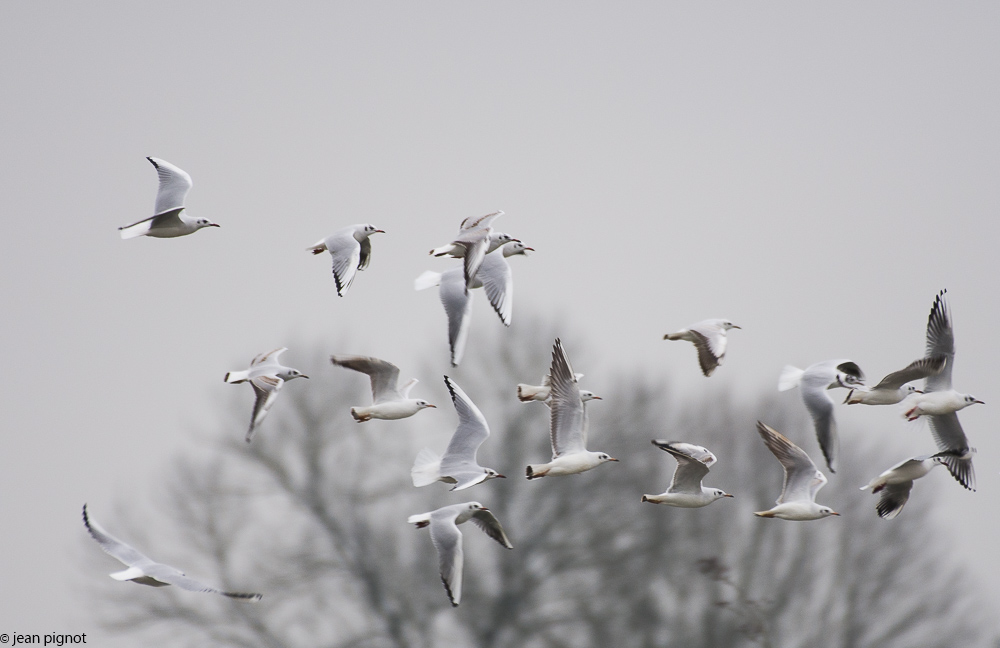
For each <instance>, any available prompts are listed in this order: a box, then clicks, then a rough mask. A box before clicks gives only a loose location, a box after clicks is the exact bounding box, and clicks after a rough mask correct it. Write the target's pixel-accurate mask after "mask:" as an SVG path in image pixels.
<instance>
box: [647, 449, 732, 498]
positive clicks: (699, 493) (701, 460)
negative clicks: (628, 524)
mask: <svg viewBox="0 0 1000 648" xmlns="http://www.w3.org/2000/svg"><path fill="white" fill-rule="evenodd" d="M653 445H655V446H656V447H657V448H660V449H661V450H666V451H667V452H669V453H670V454H672V455H673V456H674V459H676V460H677V468H676V469H675V470H674V478H673V479H672V480H671V482H670V487H669V488H668V489H667V490H666V491H664V492H663V493H660V494H659V495H643V496H642V501H643V502H652V503H653V504H666V505H668V506H679V507H681V508H701V507H702V506H708V505H709V504H711V503H712V502H714V501H715V500H717V499H722V498H723V497H732V495H730V494H729V493H727V492H726V491H724V490H720V489H718V488H705V487H704V486H702V485H701V480H702V479H704V478H705V475H707V474H708V469H709V467H711V466H712V465H713V464H714V463H715V462H716V458H715V455H714V454H712V453H711V452H709V451H708V449H707V448H703V447H702V446H698V445H694V444H692V443H681V442H679V441H659V440H656V439H654V440H653Z"/></svg>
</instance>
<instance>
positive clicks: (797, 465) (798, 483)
mask: <svg viewBox="0 0 1000 648" xmlns="http://www.w3.org/2000/svg"><path fill="white" fill-rule="evenodd" d="M757 431H758V432H759V433H760V436H761V438H762V439H764V444H765V445H766V446H767V449H768V450H770V451H771V452H772V453H773V454H774V456H775V457H776V458H777V459H778V462H779V463H781V467H782V468H783V469H784V470H785V484H784V486H783V487H782V489H781V495H780V496H779V497H778V499H777V500H776V502H775V503H776V504H777V506H775V507H773V508H771V509H768V510H766V511H757V512H756V513H754V515H758V516H760V517H766V518H781V519H782V520H819V519H820V518H825V517H827V516H830V515H840V513H837V512H836V511H834V510H833V509H831V508H830V507H828V506H821V505H819V504H817V503H816V493H817V492H818V491H819V489H821V488H823V485H824V484H826V475H824V474H823V473H821V472H820V471H819V470H817V468H816V464H814V463H813V461H812V459H810V458H809V455H807V454H806V453H805V452H804V451H803V450H802V448H800V447H799V446H797V445H795V444H794V443H792V442H791V441H789V440H788V439H786V438H785V437H784V436H783V435H782V434H781V433H780V432H778V431H777V430H775V429H774V428H772V427H770V426H768V425H765V424H764V423H761V422H760V421H757Z"/></svg>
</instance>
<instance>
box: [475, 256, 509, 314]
mask: <svg viewBox="0 0 1000 648" xmlns="http://www.w3.org/2000/svg"><path fill="white" fill-rule="evenodd" d="M476 279H478V280H479V281H480V282H482V284H483V290H484V291H485V292H486V298H487V299H489V300H490V305H491V306H492V307H493V310H494V311H496V314H497V315H499V316H500V321H501V322H503V325H504V326H510V322H511V318H512V316H513V314H514V274H513V273H512V272H511V269H510V264H509V263H507V259H506V258H505V257H504V255H503V249H502V248H500V249H497V250H495V251H493V252H490V253H489V254H487V255H486V257H485V258H483V262H482V264H481V265H480V266H479V272H478V273H477V274H476Z"/></svg>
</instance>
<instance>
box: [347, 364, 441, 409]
mask: <svg viewBox="0 0 1000 648" xmlns="http://www.w3.org/2000/svg"><path fill="white" fill-rule="evenodd" d="M330 362H332V363H333V364H335V365H337V366H339V367H344V368H346V369H353V370H354V371H359V372H361V373H363V374H367V375H368V377H369V378H370V379H371V383H372V404H371V405H370V406H369V407H352V408H351V416H353V417H354V420H355V421H357V422H358V423H363V422H365V421H370V420H372V419H373V418H375V419H384V420H388V421H395V420H397V419H402V418H406V417H408V416H413V415H414V414H416V413H417V412H419V411H420V410H422V409H425V408H428V407H437V406H436V405H431V404H430V403H428V402H427V401H425V400H421V399H419V398H410V397H409V395H410V390H411V389H413V386H414V385H416V384H417V382H418V381H417V379H416V378H412V379H411V380H410V381H409V382H407V383H406V384H405V385H403V386H402V387H398V383H399V367H397V366H396V365H394V364H392V363H391V362H386V361H385V360H379V359H378V358H370V357H367V356H338V355H332V356H330Z"/></svg>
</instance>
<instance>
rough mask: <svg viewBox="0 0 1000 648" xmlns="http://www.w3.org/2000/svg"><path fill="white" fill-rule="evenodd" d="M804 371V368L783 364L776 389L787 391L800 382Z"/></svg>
mask: <svg viewBox="0 0 1000 648" xmlns="http://www.w3.org/2000/svg"><path fill="white" fill-rule="evenodd" d="M804 373H805V370H804V369H799V368H798V367H793V366H792V365H785V368H784V369H782V370H781V376H780V377H779V378H778V391H788V390H789V389H795V388H796V387H798V386H799V383H800V382H802V374H804Z"/></svg>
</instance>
